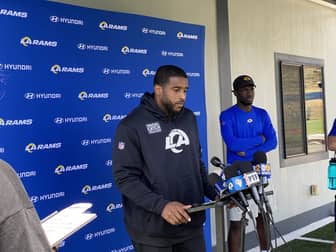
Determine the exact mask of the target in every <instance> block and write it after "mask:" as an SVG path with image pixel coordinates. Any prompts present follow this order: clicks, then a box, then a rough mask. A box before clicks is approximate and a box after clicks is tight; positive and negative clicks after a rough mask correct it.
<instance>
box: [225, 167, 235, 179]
mask: <svg viewBox="0 0 336 252" xmlns="http://www.w3.org/2000/svg"><path fill="white" fill-rule="evenodd" d="M223 171H224V175H225V179H229V178H232V177H235V176H238V173H237V168H236V167H235V166H234V165H230V166H228V167H226V168H225V169H224V170H223Z"/></svg>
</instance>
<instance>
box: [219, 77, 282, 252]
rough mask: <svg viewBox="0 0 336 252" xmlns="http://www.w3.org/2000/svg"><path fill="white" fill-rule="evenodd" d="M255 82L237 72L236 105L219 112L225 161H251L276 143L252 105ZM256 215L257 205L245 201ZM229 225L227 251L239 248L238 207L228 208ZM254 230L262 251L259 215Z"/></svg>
mask: <svg viewBox="0 0 336 252" xmlns="http://www.w3.org/2000/svg"><path fill="white" fill-rule="evenodd" d="M254 89H255V84H254V81H253V80H252V78H251V77H250V76H248V75H240V76H238V77H237V78H236V79H235V80H234V82H233V93H234V95H235V96H236V99H237V104H236V105H234V106H232V107H230V108H228V109H226V110H225V111H223V112H222V113H221V114H220V127H221V133H222V137H223V140H224V142H225V144H226V147H227V162H228V163H230V164H233V163H234V162H235V161H237V160H239V161H249V162H251V161H252V160H253V154H254V153H255V152H256V151H263V152H268V151H271V150H273V149H275V147H276V146H277V137H276V133H275V130H274V128H273V125H272V122H271V119H270V117H269V115H268V113H267V112H266V110H264V109H262V108H259V107H256V106H253V105H252V103H253V100H254ZM249 203H250V207H251V209H252V210H253V212H254V216H256V215H257V213H258V211H257V210H256V209H257V206H256V205H255V204H253V203H252V201H250V202H249ZM228 212H229V218H230V228H229V237H228V245H229V251H230V252H236V251H241V250H240V240H241V235H240V231H241V228H242V227H241V221H240V219H241V214H242V211H241V210H240V208H238V207H232V208H229V211H228ZM256 222H257V231H258V234H259V238H260V247H261V249H262V251H267V249H269V248H267V239H266V234H265V229H264V225H263V221H262V217H261V215H260V214H258V217H257V218H256Z"/></svg>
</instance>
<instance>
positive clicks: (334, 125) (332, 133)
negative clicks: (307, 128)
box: [329, 119, 336, 136]
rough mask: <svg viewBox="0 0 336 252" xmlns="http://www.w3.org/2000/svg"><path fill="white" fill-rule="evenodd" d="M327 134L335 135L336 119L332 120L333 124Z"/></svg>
mask: <svg viewBox="0 0 336 252" xmlns="http://www.w3.org/2000/svg"><path fill="white" fill-rule="evenodd" d="M329 136H336V119H335V120H334V124H333V126H332V128H331V130H330V132H329Z"/></svg>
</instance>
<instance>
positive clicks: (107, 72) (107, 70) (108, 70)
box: [102, 68, 110, 74]
mask: <svg viewBox="0 0 336 252" xmlns="http://www.w3.org/2000/svg"><path fill="white" fill-rule="evenodd" d="M102 72H103V74H109V73H110V69H108V68H104V69H103V71H102Z"/></svg>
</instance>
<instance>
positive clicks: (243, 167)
mask: <svg viewBox="0 0 336 252" xmlns="http://www.w3.org/2000/svg"><path fill="white" fill-rule="evenodd" d="M239 169H240V171H241V173H243V175H244V178H245V181H246V184H247V186H248V187H249V188H250V189H251V194H252V198H253V200H254V202H255V203H256V204H257V206H258V207H259V208H260V209H261V208H262V205H261V202H260V196H259V193H258V190H257V187H256V186H257V185H259V184H260V179H259V175H258V174H257V173H256V172H255V171H254V170H253V166H252V164H251V163H250V162H248V161H243V162H240V165H239Z"/></svg>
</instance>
